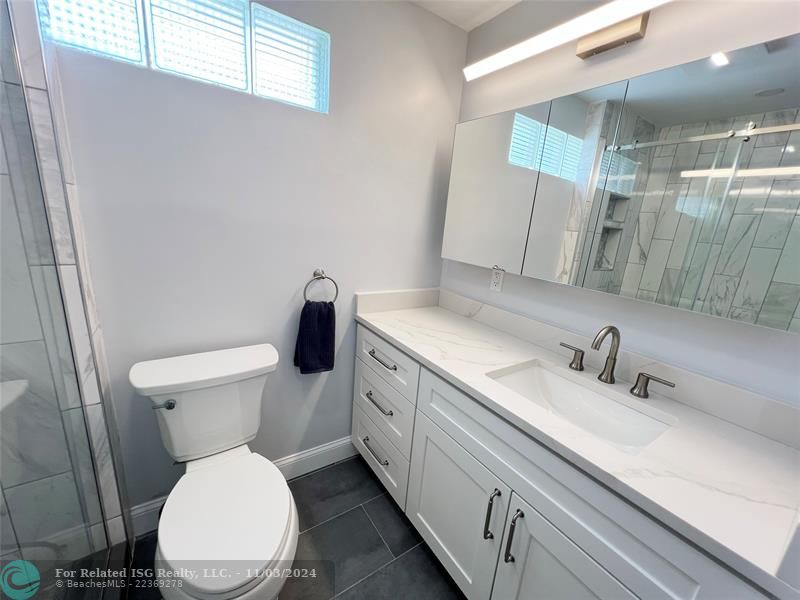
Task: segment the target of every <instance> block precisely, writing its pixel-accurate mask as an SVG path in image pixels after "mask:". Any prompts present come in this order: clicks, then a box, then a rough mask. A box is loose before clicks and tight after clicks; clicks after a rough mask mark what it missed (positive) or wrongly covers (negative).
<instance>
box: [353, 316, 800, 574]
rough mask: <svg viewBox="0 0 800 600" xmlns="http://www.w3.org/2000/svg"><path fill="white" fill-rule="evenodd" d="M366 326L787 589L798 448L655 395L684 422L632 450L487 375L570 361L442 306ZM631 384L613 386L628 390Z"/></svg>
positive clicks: (726, 558)
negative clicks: (783, 575) (784, 573)
mask: <svg viewBox="0 0 800 600" xmlns="http://www.w3.org/2000/svg"><path fill="white" fill-rule="evenodd" d="M356 319H357V321H358V322H360V323H361V324H363V325H364V326H366V327H368V328H369V329H371V330H373V331H374V332H376V333H378V334H379V335H381V336H382V337H384V338H385V339H387V340H388V341H389V342H391V343H392V344H393V345H395V346H397V347H398V348H400V349H401V350H403V351H404V352H406V353H407V354H409V355H410V356H411V357H413V358H414V359H416V360H417V361H419V362H420V363H421V364H422V365H423V366H425V367H426V368H428V369H429V370H431V371H433V372H434V373H436V374H437V375H439V376H441V377H443V378H444V379H446V380H447V381H448V382H450V383H451V384H453V385H455V386H456V387H458V388H459V389H461V390H462V391H464V392H465V393H467V394H468V395H470V396H472V397H473V398H474V399H476V400H477V401H479V402H481V403H482V404H484V405H485V406H486V407H487V408H489V409H490V410H492V411H493V412H495V413H497V414H498V415H500V416H501V417H503V418H504V419H506V420H507V421H509V422H510V423H512V424H513V425H515V426H516V427H517V428H519V429H521V430H522V431H524V432H525V433H527V434H528V435H530V436H531V437H533V438H534V439H536V440H537V441H538V442H540V443H542V444H544V445H545V446H547V447H548V448H550V449H551V450H553V451H554V452H556V453H557V454H559V455H560V456H562V457H563V458H565V459H566V460H568V461H569V462H571V463H573V464H574V465H576V466H577V467H579V468H581V469H583V470H584V471H586V472H587V473H589V474H590V475H592V476H593V477H595V478H596V479H598V480H599V481H600V482H602V483H603V484H605V485H606V486H608V487H609V488H611V489H613V490H614V491H616V492H617V493H619V494H620V495H622V496H623V497H625V498H627V499H628V500H630V501H631V502H632V503H634V504H636V505H637V506H639V507H640V508H641V509H643V510H644V511H646V512H647V513H649V514H650V515H652V516H653V517H655V518H656V519H658V520H659V521H661V522H662V523H664V524H666V525H667V526H669V527H671V528H672V529H674V530H675V531H677V532H678V533H680V534H682V535H683V536H685V537H686V538H688V539H689V540H691V541H692V542H694V543H695V544H697V545H698V546H700V547H701V548H703V549H704V550H706V551H707V552H708V553H709V554H711V555H713V556H715V557H717V558H718V559H719V560H721V561H723V562H725V563H727V564H728V565H729V566H731V567H732V568H734V569H735V570H736V571H738V572H740V573H742V574H743V575H745V576H747V577H749V578H750V579H751V580H753V581H755V582H756V583H760V584H762V585H763V584H764V582H765V581H769V580H772V581H775V582H776V583H777V580H776V579H775V578H776V574H777V572H778V569H779V567H780V565H781V562H782V560H783V558H784V555H785V553H786V551H787V547H788V545H789V543H790V541H791V540H792V537H793V536H794V535H795V530H796V529H797V527H798V517H799V516H800V471H799V469H800V452H798V451H797V450H794V449H792V448H790V447H789V446H786V445H783V444H781V443H779V442H776V441H773V440H771V439H769V438H766V437H763V436H761V435H758V434H756V433H753V432H751V431H748V430H746V429H743V428H741V427H738V426H736V425H733V424H730V423H728V422H727V421H723V420H721V419H719V418H716V417H714V416H711V415H709V414H706V413H704V412H701V411H699V410H696V409H694V408H691V407H690V406H687V405H685V404H683V403H681V402H677V401H674V400H670V399H667V398H664V397H660V396H659V395H658V394H656V393H653V390H652V388H651V397H650V398H648V399H647V400H641V402H644V403H646V404H647V405H648V406H650V407H652V408H654V409H657V410H659V411H661V412H663V413H667V414H668V415H670V416H671V417H673V418H674V419H675V421H676V422H675V423H674V424H673V425H672V426H671V427H670V428H669V429H668V430H667V431H666V432H665V433H663V434H662V435H661V436H659V437H658V438H657V439H656V440H655V441H653V442H652V443H650V444H649V445H648V446H646V447H644V448H642V449H641V450H639V451H638V452H637V453H631V452H626V451H624V450H622V449H619V448H617V447H615V446H613V445H611V444H610V443H608V442H606V441H604V440H602V439H600V438H598V437H595V436H594V435H593V434H591V433H588V432H586V431H584V430H582V429H580V428H578V427H577V426H575V425H573V424H572V423H570V422H568V421H566V420H565V419H563V418H562V417H560V416H558V415H557V414H554V413H552V412H550V411H548V410H547V409H545V408H542V407H541V406H539V405H538V404H536V403H535V402H533V401H531V400H529V399H527V398H525V397H523V396H521V395H520V394H517V393H516V392H514V391H512V390H511V389H509V388H507V387H505V386H504V385H502V384H501V383H499V382H498V381H496V380H495V379H492V378H490V377H488V376H487V373H490V372H492V371H496V370H497V369H501V368H504V367H510V366H513V365H518V364H520V363H522V362H526V361H530V360H533V359H540V360H543V361H548V362H550V363H553V364H555V365H564V366H566V362H568V361H565V359H564V357H563V356H560V355H557V354H554V353H552V352H550V351H548V350H546V349H544V348H541V347H539V346H536V345H534V344H531V343H528V342H525V341H523V340H521V339H518V338H516V337H514V336H512V335H509V334H508V333H505V332H502V331H499V330H496V329H493V328H492V327H489V326H487V325H484V324H482V323H479V322H476V321H474V320H473V319H469V318H467V317H464V316H461V315H459V314H456V313H454V312H450V311H448V310H445V309H443V308H440V307H425V308H413V309H406V310H393V311H387V312H373V313H366V314H359V315H357V317H356ZM606 348H607V344H606V345H605V348H604V351H605V349H606ZM569 373H571V374H573V375H575V376H579V377H585V378H586V381H587V383H589V382H592V385H593V383H594V382H595V381H596V380H595V378H596V377H597V371H594V370H592V369H590V368H587V370H586V371H584V372H582V373H576V372H574V371H569ZM601 385H602V384H601ZM593 387H594V388H595V389H597V386H594V385H593ZM630 387H631V383H630V382H618V383H616V384H615V385H613V386H609V389H611V388H613V389H614V390H616V391H618V392H621V393H623V394H628V389H629V388H630ZM653 387H655V386H653ZM628 396H629V397H631V398H632V396H630V395H629V394H628ZM722 400H723V401H724V399H722ZM634 401H637V400H636V399H634ZM765 577H766V579H765ZM784 585H785V584H781V585H780V586H779V587H781V588H782V589H786V588H785V587H783V586H784ZM770 588H772V589H775V588H774V586H771V585H768V586H767V589H770Z"/></svg>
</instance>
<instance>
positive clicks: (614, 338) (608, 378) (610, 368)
mask: <svg viewBox="0 0 800 600" xmlns="http://www.w3.org/2000/svg"><path fill="white" fill-rule="evenodd" d="M609 333H610V334H611V348H610V349H609V351H608V357H607V358H606V366H605V367H603V370H602V372H601V373H600V375H598V376H597V378H598V379H599V380H600V381H602V382H603V383H614V381H615V379H614V367H615V366H616V365H617V352H619V329H617V328H616V327H614V326H613V325H606V326H605V327H603V328H602V329H601V330H600V331H599V332H598V333H597V335H596V336H595V338H594V341H593V342H592V350H600V345H601V344H602V343H603V340H604V339H606V336H607V335H608V334H609Z"/></svg>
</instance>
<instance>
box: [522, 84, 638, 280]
mask: <svg viewBox="0 0 800 600" xmlns="http://www.w3.org/2000/svg"><path fill="white" fill-rule="evenodd" d="M625 88H626V83H625V82H621V83H615V84H611V85H606V86H603V87H599V88H596V89H593V90H587V91H585V92H581V93H578V94H573V95H571V96H566V97H564V98H557V99H555V100H553V102H552V105H551V108H550V118H549V120H548V124H547V129H546V132H544V130H543V133H544V135H543V137H542V140H541V144H540V147H537V148H536V150H534V152H535V153H538V154H539V155H540V156H541V158H540V160H539V161H538V162H539V165H538V166H535V165H531V166H530V167H529V168H538V169H539V172H540V175H539V180H538V184H537V187H536V195H535V199H534V204H533V214H532V217H531V225H530V231H529V233H528V238H527V245H526V247H525V258H524V264H523V270H522V274H523V275H526V276H528V277H536V278H538V279H547V280H549V281H557V282H560V283H568V284H573V285H576V284H578V285H579V284H580V282H581V281H582V280H583V277H584V275H585V273H586V264H581V262H580V257H581V256H582V254H583V253H582V252H581V249H582V248H584V247H585V248H587V250H586V252H587V253H588V252H589V251H591V248H593V247H597V246H598V245H599V244H605V243H606V241H605V239H603V240H601V235H602V232H600V231H594V228H593V227H592V226H591V225H590V223H591V224H594V223H595V222H596V221H597V219H596V214H595V213H596V211H597V210H598V209H599V207H600V204H601V202H600V201H599V200H595V197H596V196H599V195H602V193H603V188H604V185H605V178H606V174H607V172H608V167H609V164H610V160H609V159H610V158H611V155H612V153H611V150H610V149H609V150H606V146H608V145H612V144H613V142H614V136H615V134H616V131H617V125H618V120H619V116H620V109H621V108H622V102H623V99H624V95H625ZM593 210H594V211H595V212H594V213H593V212H592V211H593Z"/></svg>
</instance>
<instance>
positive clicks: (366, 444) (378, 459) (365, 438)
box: [361, 436, 389, 467]
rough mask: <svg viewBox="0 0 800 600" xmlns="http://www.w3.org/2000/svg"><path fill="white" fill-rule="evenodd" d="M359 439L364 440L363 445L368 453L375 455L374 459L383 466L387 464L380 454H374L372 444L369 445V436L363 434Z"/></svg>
mask: <svg viewBox="0 0 800 600" xmlns="http://www.w3.org/2000/svg"><path fill="white" fill-rule="evenodd" d="M361 441H362V442H364V447H365V448H366V449H367V450H369V453H370V454H372V456H373V457H375V460H377V461H378V462H379V463H380V464H381V465H383V466H384V467H388V466H389V461H388V460H383V459H382V458H381V457H380V456H378V455H377V454H375V450H373V449H372V446H370V445H369V436H365V437H364V438H363V439H362V440H361Z"/></svg>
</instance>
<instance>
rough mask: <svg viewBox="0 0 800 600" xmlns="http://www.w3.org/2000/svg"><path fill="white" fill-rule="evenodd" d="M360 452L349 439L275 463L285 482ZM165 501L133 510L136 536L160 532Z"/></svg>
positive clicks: (290, 456) (144, 504)
mask: <svg viewBox="0 0 800 600" xmlns="http://www.w3.org/2000/svg"><path fill="white" fill-rule="evenodd" d="M357 453H358V451H357V450H356V448H355V446H353V444H352V442H351V441H350V436H347V437H343V438H341V439H338V440H333V441H332V442H328V443H327V444H322V445H321V446H316V447H315V448H309V449H308V450H303V451H302V452H296V453H295V454H290V455H289V456H284V457H283V458H279V459H278V460H273V461H272V463H273V464H274V465H275V466H276V467H278V469H280V471H281V473H283V476H284V477H286V479H293V478H295V477H300V476H301V475H305V474H306V473H310V472H311V471H316V470H317V469H321V468H322V467H327V466H328V465H332V464H333V463H335V462H337V461H340V460H344V459H345V458H350V457H351V456H355V455H356V454H357ZM166 501H167V497H166V496H162V497H161V498H156V499H155V500H150V501H148V502H143V503H142V504H137V505H136V506H134V507H133V508H132V509H131V520H132V521H133V533H134V535H135V536H140V535H144V534H145V533H149V532H151V531H155V530H156V529H158V513H159V511H160V510H161V507H162V506H163V505H164V502H166Z"/></svg>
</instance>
